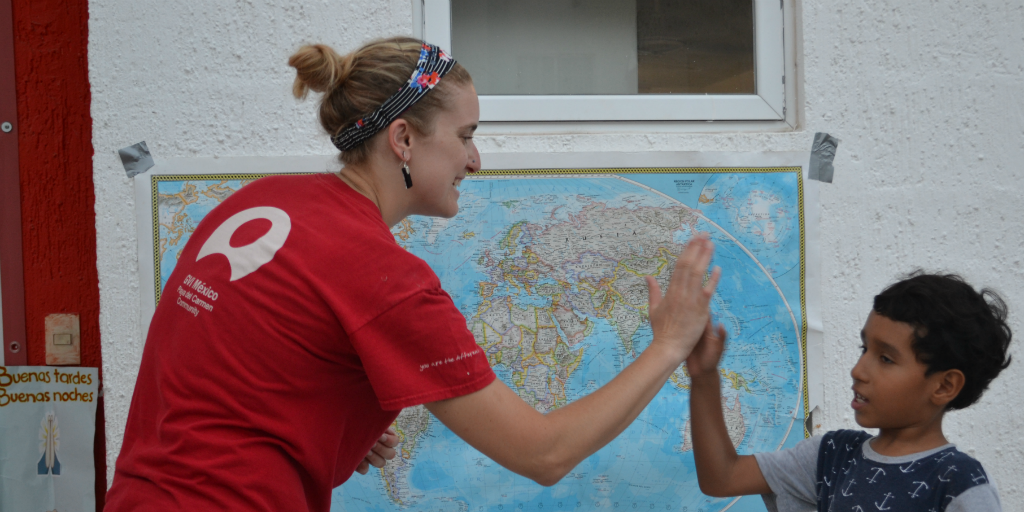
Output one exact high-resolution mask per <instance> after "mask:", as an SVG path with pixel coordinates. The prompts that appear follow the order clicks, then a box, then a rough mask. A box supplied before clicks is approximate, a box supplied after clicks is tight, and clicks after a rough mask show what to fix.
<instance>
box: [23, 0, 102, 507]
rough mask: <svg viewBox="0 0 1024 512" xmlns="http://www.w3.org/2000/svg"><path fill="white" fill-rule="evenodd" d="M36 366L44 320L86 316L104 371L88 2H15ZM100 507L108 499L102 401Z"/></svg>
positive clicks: (30, 340)
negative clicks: (61, 315) (55, 316)
mask: <svg viewBox="0 0 1024 512" xmlns="http://www.w3.org/2000/svg"><path fill="white" fill-rule="evenodd" d="M12 7H13V15H14V52H15V80H16V89H17V96H18V125H19V133H18V156H19V164H20V177H21V215H22V219H21V220H22V244H23V245H22V255H23V261H24V270H25V317H26V330H27V349H28V364H30V365H44V364H46V348H45V340H44V319H45V318H46V315H49V314H52V313H78V315H79V317H80V321H81V335H82V337H81V340H82V345H81V347H82V366H87V367H97V368H99V367H101V358H100V328H99V302H100V298H99V280H98V277H97V271H96V213H95V209H94V203H95V196H94V192H93V180H92V173H93V169H92V155H93V148H92V118H91V117H90V113H89V112H90V102H91V96H90V92H89V69H88V64H87V60H86V58H87V48H88V39H89V37H88V30H89V4H88V0H13V1H12ZM100 382H101V383H102V375H101V377H100ZM95 456H96V495H97V510H102V508H103V502H104V499H103V498H104V495H105V494H106V488H107V485H106V436H105V434H104V429H103V404H102V400H101V401H100V403H99V404H98V410H97V422H96V443H95Z"/></svg>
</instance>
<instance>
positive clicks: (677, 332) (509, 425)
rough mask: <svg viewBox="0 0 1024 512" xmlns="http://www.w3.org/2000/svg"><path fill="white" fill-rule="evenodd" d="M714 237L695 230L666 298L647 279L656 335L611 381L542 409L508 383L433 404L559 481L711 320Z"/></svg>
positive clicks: (528, 470)
mask: <svg viewBox="0 0 1024 512" xmlns="http://www.w3.org/2000/svg"><path fill="white" fill-rule="evenodd" d="M713 252H714V246H713V244H712V243H711V242H710V241H709V240H707V237H706V236H703V235H701V236H697V237H694V239H693V240H691V241H690V243H688V244H687V246H686V248H685V249H684V250H683V253H682V254H681V255H680V257H679V259H678V260H677V261H676V266H675V269H674V271H673V273H672V278H671V280H670V281H669V287H668V290H667V291H666V294H665V296H664V297H662V295H661V290H660V288H659V287H658V284H657V282H655V281H654V279H653V278H650V277H648V278H647V284H648V288H649V313H650V314H649V317H650V321H651V328H652V330H653V331H654V339H653V341H652V342H651V345H650V346H649V347H648V348H647V349H646V350H644V351H643V353H641V354H640V356H639V357H637V359H636V360H635V361H634V362H633V363H632V364H630V365H629V366H627V367H626V368H625V369H624V370H623V371H622V372H621V373H619V375H618V376H616V377H615V378H614V379H612V381H611V382H609V383H608V384H606V385H605V386H603V387H601V388H600V389H598V390H596V391H594V392H593V393H591V394H590V395H588V396H586V397H583V398H581V399H579V400H577V401H575V402H573V403H571V404H569V405H567V406H565V407H562V408H560V409H557V410H555V411H552V412H551V413H549V414H547V415H544V414H540V413H539V412H537V411H536V410H535V409H533V408H532V407H530V406H529V405H527V404H526V403H525V402H523V400H522V399H520V398H519V396H517V395H516V394H515V393H514V392H513V391H512V390H511V389H509V388H508V387H507V386H506V385H505V384H504V383H502V382H500V381H495V382H493V383H491V384H490V385H488V386H487V387H485V388H484V389H482V390H480V391H477V392H476V393H471V394H469V395H465V396H462V397H458V398H452V399H449V400H442V401H438V402H433V403H429V404H427V409H429V410H430V412H432V413H433V414H434V415H435V416H437V418H438V419H440V420H441V422H442V423H444V424H445V425H446V426H447V427H448V428H450V429H451V430H452V431H453V432H455V434H457V435H458V436H459V437H461V438H462V439H464V440H465V441H466V442H468V443H469V444H470V445H471V446H473V447H474V448H476V449H478V450H480V451H481V452H482V453H483V454H484V455H487V456H488V457H490V458H491V459H493V460H494V461H495V462H497V463H498V464H501V465H502V466H504V467H506V468H508V469H510V470H512V471H514V472H516V473H519V474H521V475H523V476H526V477H527V478H530V479H532V480H534V481H536V482H537V483H540V484H541V485H554V484H555V483H557V482H558V481H559V480H561V479H562V477H564V476H565V475H566V474H567V473H568V472H569V471H571V470H572V468H574V467H576V465H577V464H579V463H580V462H581V461H583V459H585V458H587V457H588V456H590V455H591V454H592V453H594V452H596V451H597V450H598V449H600V448H601V447H603V446H604V445H606V444H608V443H609V442H610V441H611V440H612V439H614V438H615V436H617V435H619V433H620V432H622V431H623V430H625V429H626V427H628V426H629V424H630V423H632V422H633V420H634V419H636V417H637V416H638V415H639V414H640V411H642V410H643V409H644V407H646V406H647V404H648V403H649V402H650V401H651V399H653V398H654V395H656V394H657V393H658V391H659V390H660V389H661V387H662V386H663V385H664V384H665V381H666V380H667V379H668V377H669V376H670V375H671V374H672V372H673V371H675V369H676V368H678V367H679V365H680V364H682V362H683V360H684V359H686V356H687V355H688V354H689V353H690V351H691V350H692V349H693V346H694V345H695V344H696V343H697V341H698V339H699V338H700V335H701V333H702V332H703V330H704V325H705V324H706V323H707V322H708V301H709V300H710V298H711V295H712V294H713V293H714V290H715V286H716V285H717V284H718V277H719V275H720V271H719V270H718V269H717V268H716V269H715V270H714V272H712V274H711V277H710V279H708V282H707V283H706V284H705V283H704V276H705V275H706V272H707V268H708V264H709V263H710V261H711V254H712V253H713Z"/></svg>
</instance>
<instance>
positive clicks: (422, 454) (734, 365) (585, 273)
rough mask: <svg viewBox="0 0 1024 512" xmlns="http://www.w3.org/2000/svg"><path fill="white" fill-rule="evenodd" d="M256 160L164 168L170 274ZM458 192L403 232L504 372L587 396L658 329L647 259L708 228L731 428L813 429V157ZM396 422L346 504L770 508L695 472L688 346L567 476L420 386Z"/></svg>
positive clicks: (351, 507)
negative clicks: (423, 400) (507, 460)
mask: <svg viewBox="0 0 1024 512" xmlns="http://www.w3.org/2000/svg"><path fill="white" fill-rule="evenodd" d="M258 177H259V176H257V175H217V176H209V175H205V176H154V178H153V187H154V189H153V195H154V200H155V202H154V204H155V210H156V211H155V212H154V214H155V222H157V223H158V224H159V226H154V228H158V229H159V237H158V240H154V258H155V261H154V263H155V268H156V269H157V271H156V274H157V275H156V283H157V285H158V286H157V290H158V292H157V293H158V294H159V290H162V289H163V286H164V285H166V280H167V277H168V276H169V275H170V273H171V270H173V268H174V265H175V263H176V261H177V256H178V254H179V253H180V251H181V249H182V247H183V246H184V245H185V242H186V241H187V240H188V237H189V235H190V234H191V232H192V231H193V230H194V229H195V226H196V225H197V224H198V223H199V222H200V221H201V220H202V218H203V216H204V215H206V213H208V212H209V211H210V210H211V209H212V208H213V207H215V206H216V205H217V204H219V203H220V202H221V201H223V200H224V199H225V198H226V197H227V196H229V195H230V194H231V193H232V192H234V191H235V190H238V189H239V188H240V187H242V186H244V185H245V184H246V183H248V182H249V181H251V180H253V179H256V178H258ZM459 204H460V211H459V214H458V215H457V216H456V217H454V218H452V219H437V218H426V217H411V218H409V219H406V220H404V221H402V222H401V223H400V224H399V225H397V226H395V228H394V229H393V232H394V235H395V239H396V241H397V242H398V243H399V244H400V245H401V246H402V247H405V248H406V249H407V250H409V251H411V252H412V253H413V254H416V255H417V256H419V257H421V258H423V259H424V260H426V261H427V263H429V264H430V266H431V267H432V268H433V269H434V271H435V272H437V275H438V276H439V277H440V279H441V283H442V285H443V286H444V288H445V289H446V290H447V291H448V293H449V294H450V295H451V296H452V299H453V300H454V301H455V305H456V307H457V308H458V309H459V310H460V311H461V312H462V314H463V315H464V316H465V318H466V324H467V326H468V327H469V329H470V331H471V332H472V333H473V335H474V336H475V337H476V341H477V344H478V345H479V346H480V347H481V349H483V350H484V352H485V353H486V355H487V358H488V360H489V361H490V363H491V366H492V367H493V368H494V371H495V372H496V373H497V375H498V378H500V379H502V380H503V381H504V382H505V383H506V384H508V385H509V386H510V387H511V388H512V389H513V390H515V391H516V392H517V393H518V394H519V396H520V397H522V399H523V400H525V401H526V402H527V403H529V404H530V405H532V406H533V407H534V408H535V409H536V410H538V411H540V412H543V413H546V412H549V411H553V410H555V409H558V408H560V407H564V406H565V405H566V404H568V403H571V402H572V401H574V400H576V399H578V398H580V397H582V396H585V395H586V394H588V393H590V392H592V391H593V390H595V389H597V388H598V387H599V386H601V385H603V384H605V383H607V382H608V381H609V380H611V379H612V378H613V377H614V376H615V375H616V374H617V373H618V372H619V371H621V370H622V368H624V367H625V366H626V365H628V364H629V363H630V362H631V361H633V360H634V359H636V357H637V355H638V354H639V353H641V352H642V351H643V350H644V348H646V347H647V345H648V344H649V343H650V342H651V336H652V334H651V329H650V325H649V323H648V322H647V320H646V315H647V285H646V283H645V281H644V277H645V276H653V277H654V278H655V279H657V280H658V281H659V282H660V283H661V285H662V287H666V286H667V283H668V279H669V276H670V274H671V270H672V268H673V265H674V263H675V259H676V256H677V255H678V254H679V252H680V250H681V249H682V247H683V244H684V243H685V242H686V241H687V240H688V239H689V238H690V237H691V236H693V234H694V233H696V232H698V231H700V232H707V233H709V234H710V236H711V239H712V240H713V241H714V242H715V246H716V252H715V257H714V260H713V262H712V264H714V265H718V266H720V267H722V271H723V275H722V280H721V283H720V284H719V286H718V290H717V292H716V294H715V296H714V298H713V301H712V306H711V309H712V312H713V314H714V316H715V318H716V320H717V321H718V322H721V323H723V324H725V326H726V328H727V330H728V332H729V339H730V341H729V345H728V347H727V350H726V353H725V355H724V356H723V359H722V363H721V374H722V382H723V386H722V390H723V403H722V406H723V410H724V412H725V418H726V424H727V426H728V430H729V435H730V437H731V438H732V440H733V442H734V443H735V445H736V446H737V449H738V451H739V452H740V453H741V454H742V453H754V452H761V451H773V450H778V449H780V448H785V447H789V446H793V445H794V444H796V443H797V442H798V441H800V440H801V439H803V438H804V437H805V430H804V426H803V419H804V412H805V410H806V400H807V368H806V357H805V352H806V349H805V334H806V322H805V316H804V315H805V304H804V275H805V272H804V270H805V268H804V265H805V261H804V232H803V185H802V181H801V173H800V168H798V167H782V168H669V169H560V170H550V169H549V170H518V171H484V172H480V173H477V174H475V175H470V176H469V177H468V178H467V179H466V180H465V181H463V183H462V185H461V198H460V200H459ZM394 426H395V428H396V430H397V431H398V433H399V438H400V441H401V443H400V445H399V447H398V453H399V455H398V456H397V457H396V458H395V459H394V460H392V461H390V462H388V464H387V465H386V466H385V467H384V468H382V469H376V468H371V469H373V470H374V471H371V472H370V474H369V475H366V476H362V475H358V474H356V475H353V476H352V478H351V479H350V480H349V481H348V482H346V483H345V484H344V485H342V486H340V487H338V488H337V489H335V490H334V496H333V501H332V507H331V508H332V510H334V511H346V512H371V511H409V512H428V511H429V512H449V511H450V512H472V511H497V512H521V511H528V512H550V511H590V510H609V511H619V510H621V511H654V510H672V511H685V512H713V511H722V510H732V511H746V510H764V505H763V504H762V503H761V500H760V498H758V497H747V498H742V499H734V498H724V499H720V498H711V497H708V496H705V495H703V494H702V493H701V492H700V489H699V488H698V486H697V476H696V472H695V467H694V461H693V448H692V444H691V441H690V422H689V377H688V375H687V372H686V367H685V366H681V367H679V368H678V369H677V370H676V371H675V373H674V374H673V375H672V376H671V378H670V379H669V381H668V382H667V383H666V384H665V386H664V388H663V389H662V390H661V392H660V393H659V394H658V395H657V396H656V397H655V398H654V400H653V401H652V402H651V404H650V405H649V406H648V407H647V408H646V409H645V410H644V411H643V413H641V415H640V417H639V418H638V419H637V420H636V421H635V422H633V424H632V425H631V426H630V427H629V428H627V429H626V430H625V431H624V432H623V433H622V434H621V435H619V436H618V437H617V438H616V439H615V440H614V441H612V443H611V444H609V445H608V446H607V447H605V448H603V449H602V450H600V451H598V452H597V453H596V454H594V455H593V456H591V457H590V458H588V459H586V460H585V461H583V463H581V464H580V465H579V466H577V467H576V468H575V469H573V470H572V471H571V472H570V473H569V475H568V476H566V477H565V478H564V479H563V480H562V481H561V482H559V483H558V484H556V485H554V486H552V487H542V486H540V485H538V484H536V483H533V482H532V481H530V480H528V479H526V478H523V477H520V476H518V475H515V474H513V473H512V472H510V471H508V470H506V469H504V468H502V467H500V466H499V465H497V464H496V463H494V462H493V461H491V460H490V459H488V458H487V457H485V456H484V455H482V454H481V453H480V452H478V451H476V450H474V449H473V448H471V447H470V446H469V445H467V444H466V443H465V442H463V441H461V440H460V439H459V438H457V437H456V436H455V435H454V434H453V433H452V432H451V431H449V430H448V429H446V428H445V427H444V425H442V424H441V423H440V422H439V421H437V419H436V418H434V417H432V416H431V415H430V414H429V413H428V412H427V411H426V409H424V408H423V407H422V406H421V407H415V408H410V409H406V410H405V411H403V412H402V413H401V414H400V415H399V417H398V419H397V421H396V422H395V425H394Z"/></svg>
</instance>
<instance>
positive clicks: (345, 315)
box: [106, 174, 494, 512]
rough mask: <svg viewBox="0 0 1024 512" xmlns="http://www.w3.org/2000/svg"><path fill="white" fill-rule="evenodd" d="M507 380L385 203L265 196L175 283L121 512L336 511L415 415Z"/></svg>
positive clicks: (331, 186) (329, 185)
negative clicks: (336, 499) (368, 459)
mask: <svg viewBox="0 0 1024 512" xmlns="http://www.w3.org/2000/svg"><path fill="white" fill-rule="evenodd" d="M493 379H494V373H493V372H492V371H491V369H490V367H489V366H488V364H487V360H486V358H485V357H484V355H483V353H482V352H481V351H480V350H479V349H478V347H477V345H476V343H475V341H474V339H473V335H472V334H471V333H470V332H469V330H468V329H467V328H466V320H465V318H464V317H463V316H462V315H461V314H460V313H459V311H458V310H457V309H456V308H455V306H454V304H453V303H452V300H451V298H450V297H449V296H448V294H447V293H445V292H444V290H442V289H441V284H440V282H439V281H438V279H437V276H436V275H435V274H434V272H433V271H431V269H430V268H429V267H428V266H427V264H426V263H425V262H424V261H423V260H421V259H419V258H417V257H416V256H413V255H412V254H410V253H408V252H407V251H405V250H404V249H402V248H401V247H399V246H398V244H397V243H395V239H394V237H393V236H392V234H391V231H390V230H389V229H388V227H387V225H385V224H384V222H383V220H382V219H381V216H380V212H379V210H378V209H377V207H376V206H375V205H374V204H373V203H372V202H370V201H369V200H368V199H366V198H365V197H363V196H362V195H360V194H359V193H357V192H355V191H354V190H352V189H351V188H350V187H348V185H346V184H345V183H344V182H342V181H341V180H340V179H338V178H337V177H336V176H333V175H330V174H320V175H310V176H274V177H268V178H264V179H261V180H258V181H256V182H254V183H252V184H250V185H247V186H246V187H245V188H243V189H242V190H240V191H238V192H236V193H235V194H233V195H232V196H231V197H229V198H228V199H226V200H225V201H224V202H223V203H222V204H221V205H219V206H218V207H217V208H215V209H214V210H213V211H211V212H210V213H209V215H207V216H206V218H205V219H204V220H203V221H202V222H201V223H200V224H199V226H198V227H197V229H196V231H195V232H194V233H193V234H192V236H191V238H190V240H189V242H188V244H187V245H186V246H185V248H184V249H183V250H182V252H181V254H180V259H179V261H178V263H177V266H176V267H175V270H174V272H173V273H172V274H171V277H170V279H169V280H168V282H167V286H166V287H165V289H164V291H163V295H162V297H161V299H160V304H159V306H158V307H157V308H156V314H155V315H154V316H153V321H152V324H151V325H150V329H149V335H148V337H147V340H146V347H145V350H144V352H143V355H142V366H141V368H140V370H139V377H138V381H137V382H136V385H135V394H134V396H133V397H132V404H131V410H130V412H129V414H128V425H127V428H126V429H125V435H124V443H123V445H122V447H121V454H120V456H119V457H118V459H117V468H116V471H115V474H114V481H113V485H112V486H111V488H110V491H109V492H108V494H107V504H106V507H107V508H106V510H107V511H113V512H121V511H127V510H140V509H144V510H161V509H174V510H213V509H217V510H267V511H274V512H277V511H281V510H303V509H308V510H311V511H326V510H328V509H329V508H330V497H331V489H332V488H334V487H336V486H338V485H341V484H342V483H343V482H344V481H345V480H347V479H348V478H349V476H350V475H351V474H352V472H353V471H354V470H355V468H356V466H357V464H358V463H359V462H360V461H361V460H362V459H363V457H364V456H365V455H366V453H367V452H368V451H369V450H370V448H371V447H372V446H373V444H374V443H375V441H376V440H377V438H378V437H380V435H381V433H382V432H383V431H384V430H385V429H386V428H387V427H388V425H390V424H391V423H392V422H393V421H394V419H395V418H396V417H397V415H398V412H399V411H400V410H401V409H402V408H403V407H409V406H413V405H418V404H422V403H426V402H433V401H436V400H443V399H446V398H452V397H456V396H461V395H465V394H468V393H472V392H474V391H477V390H479V389H481V388H483V387H485V386H486V385H488V384H490V383H491V381H492V380H493Z"/></svg>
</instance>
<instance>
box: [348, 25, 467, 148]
mask: <svg viewBox="0 0 1024 512" xmlns="http://www.w3.org/2000/svg"><path fill="white" fill-rule="evenodd" d="M453 67H455V59H452V58H451V56H450V55H448V54H447V53H445V52H444V50H442V49H441V48H439V47H437V46H434V45H432V44H430V43H427V42H424V43H423V47H422V49H420V58H419V60H418V61H417V62H416V70H415V71H413V72H412V76H411V77H409V81H408V82H406V83H405V85H403V86H402V88H401V89H399V90H398V92H396V93H395V94H393V95H391V97H390V98H388V99H386V100H384V103H382V104H381V106H379V107H377V110H374V111H373V112H370V113H369V114H366V115H365V116H363V117H362V118H361V119H359V120H358V121H356V122H355V123H352V124H351V125H349V126H347V127H346V128H345V129H343V130H341V131H340V132H338V134H337V135H335V136H333V137H331V142H333V143H334V145H335V147H337V148H338V149H339V150H341V151H347V150H349V149H352V148H354V147H356V146H358V145H359V144H360V143H362V142H363V141H365V140H366V139H369V138H370V137H372V136H373V135H374V134H376V133H377V132H379V131H381V130H383V129H384V128H385V127H387V126H388V125H389V124H391V122H392V121H394V120H395V119H398V116H400V115H402V113H403V112H405V111H406V110H407V109H408V108H409V107H411V106H412V105H413V104H414V103H416V102H417V101H419V100H420V98H422V97H423V96H426V94H427V93H428V92H430V90H431V89H433V88H434V86H435V85H437V82H438V81H439V80H441V78H442V77H444V75H447V74H448V72H449V71H451V70H452V68H453Z"/></svg>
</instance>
